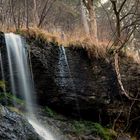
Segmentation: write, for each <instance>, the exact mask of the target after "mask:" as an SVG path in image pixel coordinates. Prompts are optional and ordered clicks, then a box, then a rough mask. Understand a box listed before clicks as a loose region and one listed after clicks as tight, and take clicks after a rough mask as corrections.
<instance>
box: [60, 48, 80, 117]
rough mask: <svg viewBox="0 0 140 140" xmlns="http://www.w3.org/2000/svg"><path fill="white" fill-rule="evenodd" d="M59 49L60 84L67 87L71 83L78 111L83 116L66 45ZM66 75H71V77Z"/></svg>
mask: <svg viewBox="0 0 140 140" xmlns="http://www.w3.org/2000/svg"><path fill="white" fill-rule="evenodd" d="M59 51H60V53H59V74H60V77H62V79H61V81H60V82H61V83H60V84H62V85H63V86H65V87H66V88H67V86H70V85H71V89H72V90H73V91H74V92H73V96H75V100H76V109H77V113H78V115H79V117H81V115H80V107H79V101H78V98H77V94H76V88H75V83H74V81H73V77H72V73H71V70H70V67H69V62H68V58H67V54H66V50H65V47H64V46H61V47H59ZM66 77H69V79H68V78H66ZM59 86H60V85H59ZM62 88H63V89H64V87H62Z"/></svg>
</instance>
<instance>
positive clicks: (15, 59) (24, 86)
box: [1, 33, 55, 140]
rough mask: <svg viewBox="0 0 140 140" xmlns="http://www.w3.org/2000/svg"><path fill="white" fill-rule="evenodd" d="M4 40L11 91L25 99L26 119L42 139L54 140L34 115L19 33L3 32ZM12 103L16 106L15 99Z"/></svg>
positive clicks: (26, 57) (32, 96)
mask: <svg viewBox="0 0 140 140" xmlns="http://www.w3.org/2000/svg"><path fill="white" fill-rule="evenodd" d="M5 41H6V49H7V56H8V64H9V73H10V82H11V88H12V93H13V94H15V95H16V96H17V95H19V94H20V96H21V97H23V99H24V100H25V103H26V110H27V118H28V121H29V123H30V124H31V125H32V126H33V127H34V129H35V130H36V132H37V133H38V134H39V135H40V136H41V137H42V139H43V140H55V139H54V137H53V136H52V134H51V133H50V132H49V131H48V130H47V129H46V128H44V127H43V126H42V125H41V124H40V123H39V122H38V121H37V119H36V117H35V115H34V113H35V111H34V108H33V107H32V106H33V105H35V101H34V100H33V99H34V96H35V90H34V85H33V81H32V77H31V73H30V68H29V64H28V63H29V61H28V52H27V50H26V48H25V46H26V45H25V42H24V40H23V39H22V38H21V37H20V36H19V35H16V34H13V33H7V34H5ZM1 65H2V64H1ZM1 68H2V66H1ZM14 104H15V106H16V103H15V101H14Z"/></svg>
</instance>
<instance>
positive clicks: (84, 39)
mask: <svg viewBox="0 0 140 140" xmlns="http://www.w3.org/2000/svg"><path fill="white" fill-rule="evenodd" d="M9 32H16V33H19V34H22V35H23V36H26V38H28V39H30V38H32V39H38V40H41V41H43V42H45V43H48V42H55V43H57V44H58V46H59V45H63V46H65V47H74V48H84V49H86V50H87V52H88V54H89V56H90V57H104V58H105V57H106V54H107V51H106V50H107V48H106V46H105V43H104V42H99V45H95V43H94V42H95V41H94V39H91V38H90V37H88V36H85V35H84V34H81V33H79V34H80V35H79V34H78V33H76V34H75V33H73V34H69V33H68V34H65V35H64V38H63V39H62V37H61V33H58V32H53V33H48V32H47V31H45V30H42V29H38V28H30V29H29V30H27V29H25V28H22V29H20V30H19V31H15V30H14V29H11V30H9Z"/></svg>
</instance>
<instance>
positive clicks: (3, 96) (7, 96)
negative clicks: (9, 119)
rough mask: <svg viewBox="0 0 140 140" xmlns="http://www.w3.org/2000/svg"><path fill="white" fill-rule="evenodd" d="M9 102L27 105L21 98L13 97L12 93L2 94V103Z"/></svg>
mask: <svg viewBox="0 0 140 140" xmlns="http://www.w3.org/2000/svg"><path fill="white" fill-rule="evenodd" d="M5 98H6V100H7V102H8V103H13V101H15V102H16V103H17V104H20V105H25V102H24V101H23V100H21V99H19V98H17V97H16V96H14V95H12V94H11V93H5V94H4V93H1V94H0V101H2V100H5Z"/></svg>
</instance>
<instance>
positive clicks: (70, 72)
mask: <svg viewBox="0 0 140 140" xmlns="http://www.w3.org/2000/svg"><path fill="white" fill-rule="evenodd" d="M31 52H32V55H31V56H32V57H31V60H32V66H33V74H34V80H35V87H36V90H37V94H38V99H39V102H40V103H41V104H42V105H49V106H51V107H53V108H55V109H57V110H59V111H61V112H65V114H68V115H73V116H79V117H88V118H91V119H92V118H94V119H95V120H99V118H100V115H102V114H104V115H105V114H106V106H107V105H108V104H109V103H110V102H112V101H113V98H114V97H115V96H116V95H118V94H119V89H118V87H117V82H116V75H115V73H114V70H113V68H112V65H111V64H109V63H107V62H106V61H105V60H103V59H96V58H95V59H89V57H88V54H87V52H86V50H84V49H82V48H79V49H74V48H65V49H64V48H63V47H57V46H56V47H55V46H52V45H49V44H48V45H47V46H44V47H43V48H39V47H34V46H32V51H31Z"/></svg>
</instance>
